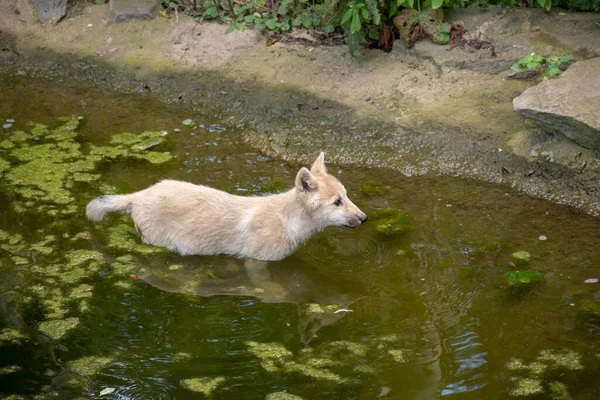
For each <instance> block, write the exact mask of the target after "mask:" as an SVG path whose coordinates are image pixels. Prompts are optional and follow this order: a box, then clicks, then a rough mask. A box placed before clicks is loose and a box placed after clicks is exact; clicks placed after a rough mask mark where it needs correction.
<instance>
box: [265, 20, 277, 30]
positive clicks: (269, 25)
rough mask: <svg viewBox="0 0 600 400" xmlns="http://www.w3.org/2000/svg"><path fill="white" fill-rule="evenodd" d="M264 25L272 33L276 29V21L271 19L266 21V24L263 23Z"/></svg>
mask: <svg viewBox="0 0 600 400" xmlns="http://www.w3.org/2000/svg"><path fill="white" fill-rule="evenodd" d="M265 25H266V26H267V28H269V29H270V30H272V31H274V30H275V29H277V21H275V20H274V19H273V18H270V19H268V20H267V22H265Z"/></svg>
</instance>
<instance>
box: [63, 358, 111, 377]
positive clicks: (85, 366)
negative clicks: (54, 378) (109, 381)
mask: <svg viewBox="0 0 600 400" xmlns="http://www.w3.org/2000/svg"><path fill="white" fill-rule="evenodd" d="M113 361H114V357H100V356H88V357H83V358H80V359H78V360H74V361H70V362H69V363H68V365H69V367H70V368H71V369H72V370H73V371H75V372H77V373H78V374H80V375H82V376H84V377H90V376H93V375H96V374H97V373H98V372H99V371H100V370H101V369H102V368H104V367H106V366H107V365H109V364H110V363H112V362H113Z"/></svg>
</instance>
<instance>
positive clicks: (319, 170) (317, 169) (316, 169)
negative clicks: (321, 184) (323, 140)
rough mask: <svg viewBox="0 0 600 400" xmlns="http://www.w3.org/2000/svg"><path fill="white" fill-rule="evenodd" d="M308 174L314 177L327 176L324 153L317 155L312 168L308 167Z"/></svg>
mask: <svg viewBox="0 0 600 400" xmlns="http://www.w3.org/2000/svg"><path fill="white" fill-rule="evenodd" d="M310 172H312V173H313V174H315V175H325V174H327V168H325V153H323V152H321V154H319V157H317V159H316V160H315V162H314V164H313V165H312V167H310Z"/></svg>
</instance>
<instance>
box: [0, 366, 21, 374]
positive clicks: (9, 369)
mask: <svg viewBox="0 0 600 400" xmlns="http://www.w3.org/2000/svg"><path fill="white" fill-rule="evenodd" d="M21 369H22V367H20V366H18V365H7V366H6V367H2V368H0V376H2V375H10V374H14V373H15V372H19V371H20V370H21Z"/></svg>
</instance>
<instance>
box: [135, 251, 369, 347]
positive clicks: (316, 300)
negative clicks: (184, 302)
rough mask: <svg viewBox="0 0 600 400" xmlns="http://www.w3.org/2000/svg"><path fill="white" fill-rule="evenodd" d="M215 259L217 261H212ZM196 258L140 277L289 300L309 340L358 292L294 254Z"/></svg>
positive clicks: (208, 291)
mask: <svg viewBox="0 0 600 400" xmlns="http://www.w3.org/2000/svg"><path fill="white" fill-rule="evenodd" d="M215 260H216V261H215ZM195 261H196V264H193V265H191V264H187V265H171V266H169V267H165V268H161V269H160V271H157V268H154V269H153V271H151V272H150V271H149V272H146V273H145V274H140V276H139V277H140V279H142V280H144V281H146V282H147V283H149V284H151V285H152V286H155V287H157V288H159V289H161V290H164V291H169V292H182V293H190V294H195V295H198V296H216V295H234V296H253V297H256V298H258V299H260V300H261V301H263V302H265V303H293V304H296V305H297V307H298V330H299V335H300V339H301V340H302V342H303V343H305V344H306V343H308V342H310V340H311V339H312V338H313V337H314V336H315V334H316V333H317V331H318V330H319V329H321V327H323V326H328V325H332V324H334V323H336V322H337V321H338V320H340V319H341V318H343V317H344V315H346V314H347V313H348V312H351V310H350V309H349V308H350V305H351V304H352V303H354V302H355V301H357V300H358V299H359V298H360V297H361V294H360V290H359V289H358V288H356V284H353V283H351V282H344V281H342V280H340V279H339V278H333V277H329V276H327V275H325V274H323V273H320V272H318V271H315V270H314V269H312V268H307V267H306V266H301V264H302V263H301V262H299V260H294V257H291V258H289V259H287V260H286V261H285V262H278V263H266V262H263V261H256V260H244V261H242V260H232V259H231V258H225V257H224V258H221V257H216V258H215V259H213V260H211V261H209V263H205V262H206V258H197V259H195Z"/></svg>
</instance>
